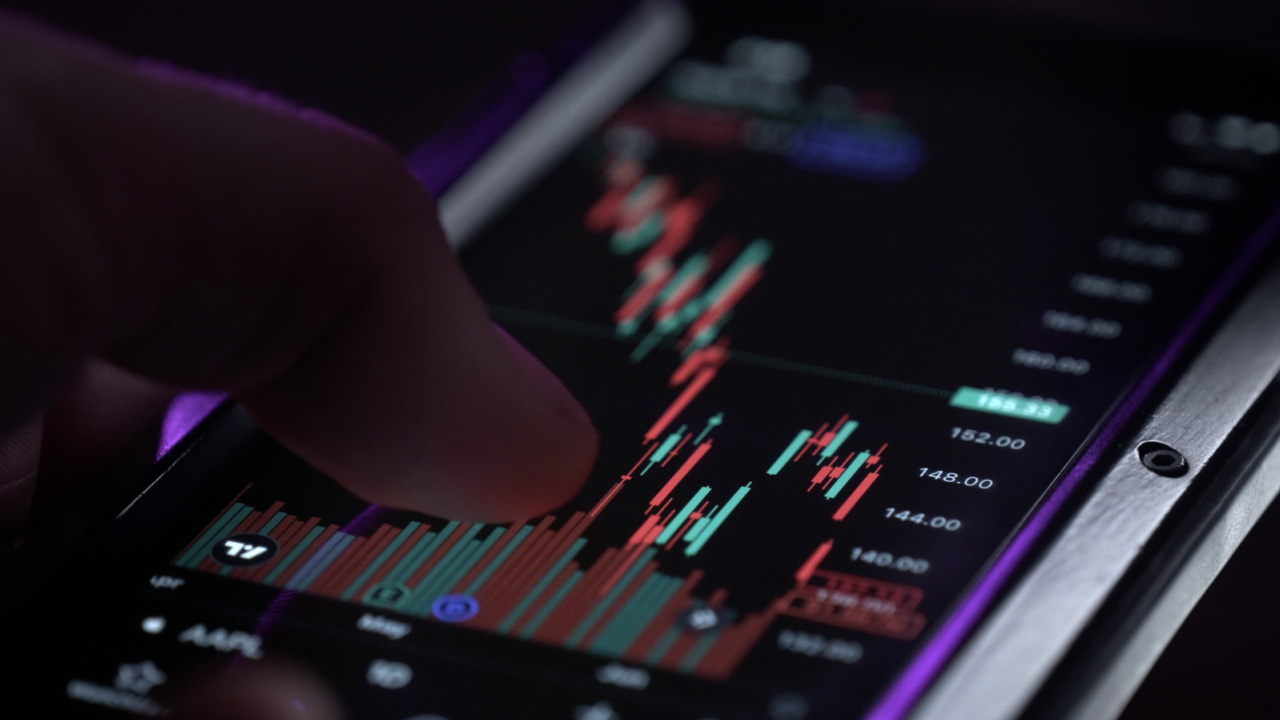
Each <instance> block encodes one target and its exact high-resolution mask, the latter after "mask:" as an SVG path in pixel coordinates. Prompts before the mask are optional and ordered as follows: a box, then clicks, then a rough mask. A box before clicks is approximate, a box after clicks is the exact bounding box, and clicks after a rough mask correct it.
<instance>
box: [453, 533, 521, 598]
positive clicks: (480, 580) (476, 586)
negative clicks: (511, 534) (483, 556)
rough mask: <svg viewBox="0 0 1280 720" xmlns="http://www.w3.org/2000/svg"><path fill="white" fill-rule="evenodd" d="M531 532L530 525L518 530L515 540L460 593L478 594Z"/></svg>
mask: <svg viewBox="0 0 1280 720" xmlns="http://www.w3.org/2000/svg"><path fill="white" fill-rule="evenodd" d="M531 532H533V526H532V525H525V526H524V527H522V528H520V532H518V533H516V536H515V539H513V540H512V541H511V542H509V543H507V546H506V547H504V548H502V552H500V553H498V556H497V557H495V558H494V559H493V560H492V561H490V563H489V565H488V566H487V567H485V569H484V570H481V571H480V574H479V575H478V576H476V579H475V580H472V581H471V585H469V586H467V588H466V589H464V590H463V591H462V592H464V593H466V594H467V595H475V594H476V593H478V592H480V588H482V587H484V584H485V583H486V582H488V581H489V578H491V577H493V574H494V573H495V572H497V571H498V568H499V567H500V566H501V565H502V563H504V562H506V561H507V558H508V557H510V556H511V553H513V552H515V551H516V548H518V547H520V544H521V543H523V542H524V539H525V538H526V537H529V533H531Z"/></svg>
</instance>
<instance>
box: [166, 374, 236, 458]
mask: <svg viewBox="0 0 1280 720" xmlns="http://www.w3.org/2000/svg"><path fill="white" fill-rule="evenodd" d="M226 399H227V394H226V393H222V392H201V391H191V392H184V393H182V394H181V395H179V396H178V397H176V398H174V399H173V402H171V403H169V407H168V409H167V410H165V413H164V420H163V421H162V422H161V424H160V444H159V445H158V446H157V447H156V460H159V459H160V458H162V457H164V456H165V455H166V454H167V453H168V452H169V451H170V450H172V449H173V446H174V445H177V444H178V443H180V442H182V438H184V437H186V436H187V434H188V433H190V432H191V431H192V430H194V429H195V427H196V425H199V424H200V421H201V420H204V419H205V418H206V417H208V416H209V413H211V412H213V409H214V408H216V407H218V405H219V404H221V403H222V401H223V400H226Z"/></svg>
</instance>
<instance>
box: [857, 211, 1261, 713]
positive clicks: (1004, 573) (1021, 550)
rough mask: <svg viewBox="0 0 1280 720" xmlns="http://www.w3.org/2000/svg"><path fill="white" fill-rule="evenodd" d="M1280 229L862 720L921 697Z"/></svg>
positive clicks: (1180, 337) (1257, 243) (1175, 343)
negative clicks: (1069, 499)
mask: <svg viewBox="0 0 1280 720" xmlns="http://www.w3.org/2000/svg"><path fill="white" fill-rule="evenodd" d="M1278 231H1280V207H1277V208H1276V209H1275V210H1273V211H1272V213H1271V215H1270V216H1269V217H1268V218H1267V219H1266V221H1264V222H1263V224H1262V226H1261V227H1260V228H1259V229H1258V231H1257V232H1256V233H1255V234H1254V235H1253V237H1252V238H1251V239H1250V240H1249V242H1248V243H1247V244H1246V245H1245V247H1244V248H1243V249H1242V250H1241V252H1240V254H1239V255H1238V256H1236V259H1235V260H1234V261H1233V262H1232V264H1231V266H1230V267H1229V268H1228V269H1227V271H1226V272H1225V273H1224V274H1223V275H1222V277H1221V278H1219V280H1218V282H1217V284H1215V285H1214V286H1213V288H1212V289H1211V290H1210V291H1209V293H1208V294H1207V295H1205V297H1204V299H1203V300H1202V301H1201V302H1200V304H1199V305H1198V306H1197V307H1196V309H1195V311H1194V312H1192V313H1191V317H1190V318H1189V319H1188V320H1187V323H1186V324H1185V325H1183V326H1182V329H1181V330H1180V331H1179V332H1178V334H1177V335H1176V336H1174V338H1173V340H1172V342H1170V343H1169V345H1168V347H1167V348H1166V349H1165V351H1164V354H1162V355H1161V356H1160V358H1159V359H1158V360H1157V361H1156V363H1155V364H1154V365H1153V366H1152V367H1151V369H1150V370H1149V371H1148V372H1147V374H1146V375H1145V376H1144V377H1143V378H1142V380H1141V382H1139V383H1138V385H1137V387H1136V388H1134V390H1133V392H1132V393H1130V394H1129V396H1128V398H1126V399H1125V401H1124V403H1123V404H1122V405H1121V406H1120V407H1119V409H1117V410H1116V412H1115V413H1114V414H1113V415H1112V416H1111V419H1110V420H1108V421H1107V424H1106V425H1105V426H1104V427H1103V429H1102V432H1100V433H1099V434H1098V437H1097V439H1095V440H1094V441H1093V444H1092V445H1090V446H1089V449H1088V450H1086V451H1085V454H1084V456H1083V457H1081V458H1080V461H1079V462H1077V463H1076V465H1075V467H1073V468H1071V471H1070V472H1069V473H1068V474H1067V477H1066V478H1065V479H1063V481H1062V483H1061V484H1060V485H1059V486H1058V487H1057V489H1055V490H1054V491H1053V494H1052V495H1050V496H1049V499H1048V500H1047V501H1045V503H1044V504H1043V505H1041V506H1040V509H1039V510H1037V511H1036V513H1035V515H1034V516H1032V518H1031V520H1029V521H1028V522H1027V524H1026V526H1025V527H1024V528H1023V529H1022V532H1020V533H1019V534H1018V535H1017V536H1016V537H1014V539H1013V541H1012V542H1010V543H1009V547H1008V548H1006V549H1005V551H1004V553H1003V554H1001V555H1000V557H999V558H997V559H996V561H995V564H994V565H993V566H992V568H991V570H990V571H988V572H987V574H986V575H985V576H983V578H982V579H981V580H980V581H979V582H978V586H977V587H976V588H974V590H973V592H972V593H970V594H969V596H968V597H967V598H965V599H964V600H963V601H962V602H961V604H960V607H959V608H957V609H956V611H955V612H954V613H953V614H952V615H951V617H950V618H948V619H947V622H946V623H945V624H944V625H943V626H942V628H941V629H940V630H938V632H937V634H936V635H935V636H934V638H933V640H931V641H930V642H929V644H928V645H926V646H925V647H924V649H923V650H921V651H920V654H919V655H917V656H916V658H915V659H914V660H913V661H912V662H911V664H910V665H909V666H908V667H907V669H906V670H905V671H904V672H903V673H902V674H901V675H900V676H899V677H898V680H897V682H895V683H894V684H893V686H892V687H891V688H889V691H888V692H887V693H886V694H885V695H884V697H882V698H881V699H880V702H878V703H877V704H876V705H875V706H874V707H873V708H872V709H871V711H870V712H869V713H867V714H866V715H865V716H864V720H896V719H897V718H901V717H903V716H905V715H906V713H907V712H908V711H909V710H910V709H911V708H912V707H913V706H914V705H915V704H916V702H918V701H919V700H920V697H921V696H922V695H924V692H925V690H926V689H927V688H928V687H929V685H930V684H931V683H932V682H933V680H934V678H935V677H936V676H937V675H938V673H939V672H940V671H941V670H942V667H943V665H945V664H946V662H947V661H948V660H950V658H951V656H952V655H953V654H954V653H955V651H956V649H957V648H958V647H959V646H960V643H961V642H963V641H964V639H965V638H966V637H967V636H968V634H969V632H970V631H971V630H972V629H973V627H974V626H975V625H976V624H977V623H978V621H979V620H980V619H981V618H982V616H983V614H984V613H985V612H986V610H987V608H988V606H990V605H991V603H992V601H993V600H994V599H995V596H996V593H998V592H999V591H1000V589H1001V587H1003V585H1004V584H1005V582H1007V581H1008V579H1009V576H1010V575H1012V574H1013V572H1014V570H1016V569H1017V567H1018V565H1019V563H1021V561H1022V560H1023V558H1025V557H1026V555H1027V554H1028V553H1029V552H1030V551H1031V549H1032V547H1033V546H1034V545H1035V543H1036V541H1037V540H1038V539H1039V538H1040V536H1041V535H1042V534H1044V531H1045V530H1046V529H1047V528H1048V526H1049V523H1050V522H1051V521H1052V520H1053V518H1054V516H1056V515H1057V514H1058V512H1059V511H1060V510H1061V509H1062V506H1063V505H1065V504H1066V502H1067V499H1068V497H1069V496H1070V495H1071V494H1072V492H1073V491H1074V490H1075V488H1076V486H1077V485H1079V484H1080V481H1081V480H1083V479H1084V478H1085V476H1086V475H1088V474H1089V472H1090V471H1091V470H1093V468H1094V466H1095V465H1097V463H1098V460H1099V459H1100V458H1101V457H1102V455H1103V453H1104V452H1105V451H1106V450H1107V449H1108V448H1110V447H1111V444H1112V443H1113V442H1114V441H1115V439H1116V437H1117V436H1118V435H1119V434H1120V433H1121V432H1122V431H1123V430H1124V428H1125V426H1126V425H1127V424H1128V423H1129V421H1130V420H1131V419H1133V417H1134V415H1136V414H1137V412H1138V410H1139V408H1140V407H1141V406H1142V404H1143V403H1144V402H1145V401H1146V400H1147V398H1148V397H1149V396H1150V395H1151V392H1152V391H1153V390H1154V389H1155V387H1156V385H1157V384H1159V383H1160V381H1161V380H1163V379H1164V377H1165V375H1167V374H1168V372H1169V369H1170V368H1171V367H1172V366H1173V364H1174V362H1175V361H1176V360H1177V359H1178V357H1179V356H1180V355H1181V354H1182V352H1183V351H1184V350H1185V349H1186V347H1187V345H1188V344H1190V343H1191V341H1192V340H1193V339H1194V338H1195V336H1196V335H1197V334H1199V332H1200V330H1201V329H1202V328H1203V326H1204V325H1205V323H1207V322H1208V320H1209V317H1210V316H1211V315H1212V314H1213V313H1214V312H1215V311H1216V310H1217V309H1218V307H1219V306H1220V305H1221V304H1222V303H1223V302H1224V301H1225V300H1226V297H1227V294H1228V293H1230V292H1231V290H1232V288H1234V287H1235V286H1236V284H1238V283H1239V282H1240V280H1241V278H1243V276H1244V274H1245V273H1246V272H1248V270H1249V268H1250V267H1251V266H1252V265H1253V263H1254V262H1255V261H1257V259H1258V258H1259V257H1260V256H1261V255H1262V253H1263V251H1265V250H1266V249H1267V247H1268V245H1270V243H1271V240H1272V239H1273V238H1274V237H1275V235H1276V233H1277V232H1278Z"/></svg>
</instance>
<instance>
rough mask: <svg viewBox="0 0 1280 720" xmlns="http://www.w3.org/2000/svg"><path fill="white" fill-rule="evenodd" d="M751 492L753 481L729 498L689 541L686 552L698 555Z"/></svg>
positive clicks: (689, 554) (688, 554)
mask: <svg viewBox="0 0 1280 720" xmlns="http://www.w3.org/2000/svg"><path fill="white" fill-rule="evenodd" d="M749 492H751V483H747V484H746V485H743V486H742V487H740V488H738V492H736V493H734V494H733V497H731V498H729V502H727V503H725V505H724V507H723V508H721V509H720V511H719V512H717V513H716V514H715V516H714V517H712V518H711V522H709V523H707V526H706V527H705V528H704V529H703V530H702V531H701V532H699V533H698V537H697V538H696V539H695V540H694V541H693V542H691V543H689V547H687V548H685V549H684V554H685V555H687V556H690V557H692V556H693V555H696V554H697V553H698V551H699V550H701V549H702V546H703V545H706V544H707V541H708V540H710V539H711V536H712V535H715V534H716V530H719V529H720V525H721V524H723V523H724V519H725V518H727V517H729V513H731V512H733V509H734V508H736V507H738V503H740V502H742V498H744V497H746V496H747V493H749Z"/></svg>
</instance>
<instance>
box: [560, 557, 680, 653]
mask: <svg viewBox="0 0 1280 720" xmlns="http://www.w3.org/2000/svg"><path fill="white" fill-rule="evenodd" d="M657 554H658V551H657V550H655V549H653V548H649V549H648V550H645V551H644V552H643V553H642V554H641V555H640V559H639V560H637V561H636V563H635V564H634V565H632V566H631V567H630V568H628V569H627V572H626V573H624V574H623V575H622V577H621V578H620V579H619V580H618V584H617V585H614V586H613V589H612V590H610V591H609V594H607V595H605V596H604V599H603V600H601V601H600V602H598V603H596V606H595V607H594V608H592V610H591V612H589V613H587V617H586V618H585V619H584V620H583V621H582V622H581V623H579V624H578V627H577V628H576V629H574V631H573V633H572V634H571V635H569V637H568V639H566V640H565V643H564V646H565V647H567V648H576V647H578V645H579V643H581V642H582V639H583V638H584V637H586V636H587V633H588V632H590V631H591V627H592V626H593V625H595V624H596V623H597V622H599V621H600V618H602V617H604V614H605V613H606V612H608V611H609V608H610V607H611V606H612V605H613V604H614V603H615V602H617V601H618V598H619V597H621V596H622V594H623V593H624V592H626V590H627V586H628V585H630V584H631V581H632V580H635V579H636V576H637V575H639V574H640V571H641V570H643V569H644V566H645V565H648V564H649V562H650V561H652V560H653V556H654V555H657Z"/></svg>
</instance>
